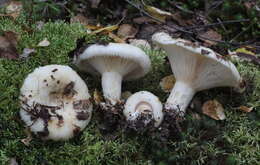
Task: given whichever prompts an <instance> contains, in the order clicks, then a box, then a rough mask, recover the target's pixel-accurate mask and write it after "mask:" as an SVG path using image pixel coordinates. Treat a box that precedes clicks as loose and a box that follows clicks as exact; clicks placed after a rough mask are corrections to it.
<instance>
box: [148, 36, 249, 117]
mask: <svg viewBox="0 0 260 165" xmlns="http://www.w3.org/2000/svg"><path fill="white" fill-rule="evenodd" d="M152 40H153V41H154V42H155V43H156V44H158V45H159V46H160V47H162V48H163V49H164V50H165V51H166V53H167V54H168V58H169V61H170V63H171V68H172V71H173V73H174V76H175V78H176V83H175V85H174V88H173V89H172V91H171V94H170V96H169V97H168V99H167V102H166V104H165V108H166V110H167V109H169V110H172V109H173V110H177V111H179V112H185V110H186V108H187V106H188V105H189V102H190V101H191V99H192V97H193V96H194V94H195V93H196V92H197V91H201V90H205V89H209V88H214V87H224V86H229V87H235V88H236V89H238V90H239V91H243V90H244V89H245V88H244V87H245V86H244V81H243V80H242V78H241V77H240V75H239V73H238V71H237V69H236V67H235V65H234V64H233V63H231V62H230V61H227V60H225V59H223V58H222V56H220V55H218V54H217V53H215V52H214V51H213V50H211V49H209V48H206V47H203V46H197V45H195V44H194V43H192V42H190V41H187V40H183V39H173V38H171V37H170V36H169V35H168V34H166V33H164V32H160V33H156V34H154V35H153V37H152ZM182 114H184V113H182Z"/></svg>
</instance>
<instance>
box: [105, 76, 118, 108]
mask: <svg viewBox="0 0 260 165" xmlns="http://www.w3.org/2000/svg"><path fill="white" fill-rule="evenodd" d="M121 84H122V75H120V74H119V73H118V72H104V73H103V74H102V89H103V94H104V97H105V98H106V99H108V100H109V101H111V104H115V103H116V102H117V101H119V100H120V98H121Z"/></svg>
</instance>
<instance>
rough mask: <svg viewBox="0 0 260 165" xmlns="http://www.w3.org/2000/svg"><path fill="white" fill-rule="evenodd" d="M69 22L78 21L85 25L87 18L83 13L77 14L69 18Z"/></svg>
mask: <svg viewBox="0 0 260 165" xmlns="http://www.w3.org/2000/svg"><path fill="white" fill-rule="evenodd" d="M70 23H80V24H82V25H85V26H86V25H88V19H87V18H86V17H85V16H84V15H82V14H78V15H76V16H74V17H71V18H70Z"/></svg>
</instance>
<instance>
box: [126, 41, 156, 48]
mask: <svg viewBox="0 0 260 165" xmlns="http://www.w3.org/2000/svg"><path fill="white" fill-rule="evenodd" d="M128 41H129V43H130V45H133V46H137V47H141V48H145V49H151V45H150V44H149V42H148V41H147V40H143V39H129V40H128Z"/></svg>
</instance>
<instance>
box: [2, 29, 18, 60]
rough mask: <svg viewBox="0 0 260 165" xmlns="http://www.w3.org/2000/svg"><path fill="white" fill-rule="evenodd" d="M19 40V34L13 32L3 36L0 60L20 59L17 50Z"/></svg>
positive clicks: (5, 33) (7, 32)
mask: <svg viewBox="0 0 260 165" xmlns="http://www.w3.org/2000/svg"><path fill="white" fill-rule="evenodd" d="M18 38H19V36H18V34H17V33H15V32H12V31H6V32H4V34H3V36H0V58H7V59H17V58H18V57H19V54H18V53H17V49H16V46H17V40H18Z"/></svg>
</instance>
